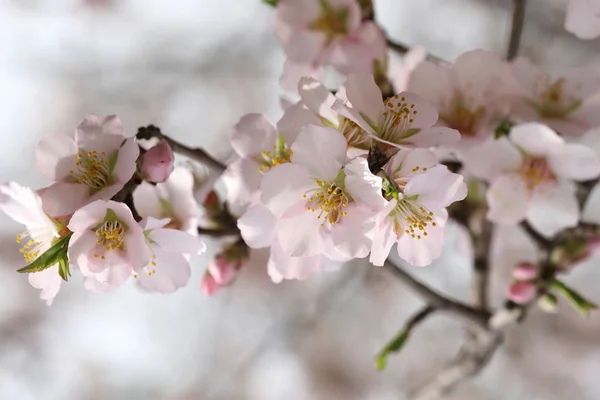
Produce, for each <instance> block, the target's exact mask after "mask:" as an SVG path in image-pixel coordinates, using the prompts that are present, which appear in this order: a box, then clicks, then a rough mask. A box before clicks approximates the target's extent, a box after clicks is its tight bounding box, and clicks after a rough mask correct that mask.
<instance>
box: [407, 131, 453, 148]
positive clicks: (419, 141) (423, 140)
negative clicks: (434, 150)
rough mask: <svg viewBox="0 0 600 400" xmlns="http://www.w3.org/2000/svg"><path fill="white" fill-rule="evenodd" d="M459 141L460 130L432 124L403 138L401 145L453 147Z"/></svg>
mask: <svg viewBox="0 0 600 400" xmlns="http://www.w3.org/2000/svg"><path fill="white" fill-rule="evenodd" d="M459 141H460V132H458V131H457V130H456V129H451V128H446V127H444V126H434V127H431V128H427V129H423V130H421V131H420V132H419V133H417V134H416V135H412V136H410V137H409V138H407V139H403V140H402V142H401V143H400V147H401V146H407V147H421V148H427V147H437V146H447V147H454V146H456V144H457V143H458V142H459Z"/></svg>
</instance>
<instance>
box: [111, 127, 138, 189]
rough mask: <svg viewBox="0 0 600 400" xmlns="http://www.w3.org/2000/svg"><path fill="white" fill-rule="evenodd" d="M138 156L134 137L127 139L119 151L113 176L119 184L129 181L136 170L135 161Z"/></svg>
mask: <svg viewBox="0 0 600 400" xmlns="http://www.w3.org/2000/svg"><path fill="white" fill-rule="evenodd" d="M139 155H140V148H139V146H138V143H137V140H136V139H135V137H132V138H129V139H127V140H126V141H125V143H123V146H122V147H121V148H120V149H119V154H118V156H117V163H116V165H115V171H114V174H115V176H116V178H117V179H118V180H119V182H122V183H126V182H127V181H129V180H130V179H131V177H132V176H133V173H134V172H135V169H136V163H135V162H136V160H137V158H138V156H139Z"/></svg>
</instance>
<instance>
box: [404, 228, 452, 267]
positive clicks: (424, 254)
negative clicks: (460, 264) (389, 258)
mask: <svg viewBox="0 0 600 400" xmlns="http://www.w3.org/2000/svg"><path fill="white" fill-rule="evenodd" d="M444 229H445V228H444V226H443V224H438V226H436V227H429V228H428V229H427V236H421V239H417V238H413V237H411V236H410V235H402V236H400V239H399V240H398V255H399V256H400V258H402V259H403V260H404V261H406V262H407V263H409V264H410V265H413V266H415V267H425V266H427V265H429V264H431V262H432V261H433V260H435V259H436V258H438V257H439V256H441V255H442V250H443V249H444V241H445V235H444Z"/></svg>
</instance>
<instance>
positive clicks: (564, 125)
mask: <svg viewBox="0 0 600 400" xmlns="http://www.w3.org/2000/svg"><path fill="white" fill-rule="evenodd" d="M511 69H512V75H513V76H514V79H515V80H516V85H515V88H514V89H513V90H514V92H515V93H514V94H513V95H512V96H510V97H509V99H510V102H511V105H512V111H513V113H514V114H515V116H517V117H519V118H520V119H521V120H522V121H524V122H528V121H539V122H541V123H544V124H546V125H548V126H549V127H551V128H552V129H554V130H555V131H557V132H559V133H560V134H562V135H566V136H577V135H580V134H582V133H584V132H585V131H587V130H589V129H591V128H593V127H596V126H599V125H600V102H599V100H598V99H597V98H596V97H595V95H597V94H598V93H599V92H600V71H599V70H598V69H597V68H573V69H570V70H568V71H566V72H565V73H563V74H561V75H559V76H558V77H555V78H552V77H550V76H549V75H548V74H546V73H545V72H543V71H542V70H540V69H538V68H537V67H536V66H534V65H533V64H532V63H531V62H529V61H528V60H527V59H525V58H518V59H516V60H515V61H514V62H513V64H512V67H511Z"/></svg>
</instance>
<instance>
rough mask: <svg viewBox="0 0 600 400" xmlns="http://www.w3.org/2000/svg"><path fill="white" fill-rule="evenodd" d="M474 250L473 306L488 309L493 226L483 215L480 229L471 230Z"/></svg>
mask: <svg viewBox="0 0 600 400" xmlns="http://www.w3.org/2000/svg"><path fill="white" fill-rule="evenodd" d="M469 232H470V234H471V240H472V242H473V248H474V253H475V254H474V260H473V277H472V279H471V304H473V306H474V307H476V308H479V309H482V310H487V309H488V283H489V269H490V268H489V262H488V256H489V249H490V242H491V238H492V224H491V223H490V222H488V221H487V220H486V219H485V215H482V218H480V221H479V229H477V231H475V230H474V229H470V230H469Z"/></svg>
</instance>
